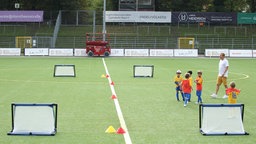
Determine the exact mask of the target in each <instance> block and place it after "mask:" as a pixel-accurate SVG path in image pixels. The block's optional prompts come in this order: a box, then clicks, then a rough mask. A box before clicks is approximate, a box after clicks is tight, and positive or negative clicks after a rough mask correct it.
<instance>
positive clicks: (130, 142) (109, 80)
mask: <svg viewBox="0 0 256 144" xmlns="http://www.w3.org/2000/svg"><path fill="white" fill-rule="evenodd" d="M102 62H103V65H104V68H105V71H106V75H108V82H109V85H110V89H111V92H112V95H115V96H116V97H117V95H116V92H115V88H114V85H112V84H111V83H112V80H111V77H110V74H109V72H108V68H107V65H106V63H105V60H104V58H102ZM113 100H114V103H115V107H116V112H117V116H118V118H119V121H120V125H121V127H122V128H123V129H124V130H125V133H124V134H123V135H124V140H125V143H126V144H132V141H131V138H130V135H129V132H128V129H127V127H126V124H125V121H124V117H123V114H122V111H121V107H120V105H119V102H118V99H117V98H116V99H113Z"/></svg>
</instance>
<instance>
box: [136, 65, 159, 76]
mask: <svg viewBox="0 0 256 144" xmlns="http://www.w3.org/2000/svg"><path fill="white" fill-rule="evenodd" d="M136 67H142V68H148V67H151V69H152V71H151V75H136ZM153 76H154V65H133V77H134V78H138V77H142V78H143V77H144V78H153Z"/></svg>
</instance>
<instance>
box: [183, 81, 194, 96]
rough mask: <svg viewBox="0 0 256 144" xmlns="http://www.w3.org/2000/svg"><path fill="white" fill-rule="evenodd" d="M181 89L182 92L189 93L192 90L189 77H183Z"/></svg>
mask: <svg viewBox="0 0 256 144" xmlns="http://www.w3.org/2000/svg"><path fill="white" fill-rule="evenodd" d="M182 91H183V92H184V93H191V91H192V84H191V81H190V80H189V79H185V80H183V81H182Z"/></svg>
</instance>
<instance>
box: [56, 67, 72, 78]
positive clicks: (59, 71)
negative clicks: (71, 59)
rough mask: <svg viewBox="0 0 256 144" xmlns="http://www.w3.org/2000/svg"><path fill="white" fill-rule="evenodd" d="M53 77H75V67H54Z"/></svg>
mask: <svg viewBox="0 0 256 144" xmlns="http://www.w3.org/2000/svg"><path fill="white" fill-rule="evenodd" d="M53 76H54V77H75V76H76V71H75V65H55V66H54V74H53Z"/></svg>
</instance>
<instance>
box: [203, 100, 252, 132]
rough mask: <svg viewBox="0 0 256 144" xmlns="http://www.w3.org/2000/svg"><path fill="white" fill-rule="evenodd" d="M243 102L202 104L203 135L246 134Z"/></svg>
mask: <svg viewBox="0 0 256 144" xmlns="http://www.w3.org/2000/svg"><path fill="white" fill-rule="evenodd" d="M243 114H244V105H243V104H201V105H200V109H199V121H200V123H199V126H200V132H201V133H202V134H203V135H244V134H248V133H247V132H245V130H244V126H243Z"/></svg>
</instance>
